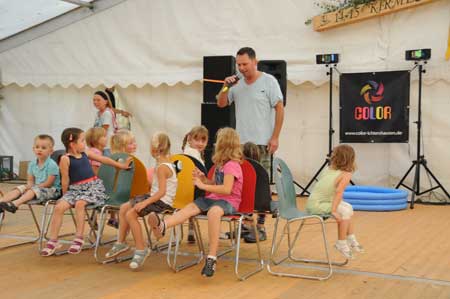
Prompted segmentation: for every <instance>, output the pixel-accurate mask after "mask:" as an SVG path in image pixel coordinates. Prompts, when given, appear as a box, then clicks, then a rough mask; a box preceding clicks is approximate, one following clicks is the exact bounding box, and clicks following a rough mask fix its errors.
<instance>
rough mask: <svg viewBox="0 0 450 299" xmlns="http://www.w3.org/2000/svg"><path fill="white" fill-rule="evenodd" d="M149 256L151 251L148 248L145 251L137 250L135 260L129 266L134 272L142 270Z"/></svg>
mask: <svg viewBox="0 0 450 299" xmlns="http://www.w3.org/2000/svg"><path fill="white" fill-rule="evenodd" d="M149 255H150V249H148V248H145V249H144V250H136V251H135V252H134V255H133V259H132V260H131V263H130V265H129V266H130V268H131V269H132V270H137V269H139V268H141V267H142V266H143V265H144V263H145V260H146V259H147V257H148V256H149Z"/></svg>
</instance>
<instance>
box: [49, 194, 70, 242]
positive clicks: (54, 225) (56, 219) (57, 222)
mask: <svg viewBox="0 0 450 299" xmlns="http://www.w3.org/2000/svg"><path fill="white" fill-rule="evenodd" d="M68 209H70V204H69V203H68V202H67V201H65V200H60V201H58V203H57V204H56V206H55V208H54V211H53V217H52V222H51V223H50V240H56V239H58V235H59V230H60V229H61V224H62V219H63V217H64V212H65V211H67V210H68Z"/></svg>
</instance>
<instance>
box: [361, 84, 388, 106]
mask: <svg viewBox="0 0 450 299" xmlns="http://www.w3.org/2000/svg"><path fill="white" fill-rule="evenodd" d="M383 93H384V85H383V83H381V82H380V84H378V83H377V82H375V81H367V83H366V85H364V86H363V87H362V88H361V91H360V93H359V94H360V95H362V96H363V97H364V101H366V103H367V104H369V105H371V104H372V103H376V102H379V101H381V100H382V99H383Z"/></svg>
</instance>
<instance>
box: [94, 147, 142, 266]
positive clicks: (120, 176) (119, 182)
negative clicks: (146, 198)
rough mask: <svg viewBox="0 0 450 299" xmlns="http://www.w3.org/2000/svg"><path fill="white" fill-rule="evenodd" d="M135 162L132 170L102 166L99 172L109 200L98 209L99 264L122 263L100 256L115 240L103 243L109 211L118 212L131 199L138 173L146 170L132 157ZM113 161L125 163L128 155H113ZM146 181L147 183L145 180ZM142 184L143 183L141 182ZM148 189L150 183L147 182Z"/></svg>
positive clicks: (96, 244) (97, 251)
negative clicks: (101, 249)
mask: <svg viewBox="0 0 450 299" xmlns="http://www.w3.org/2000/svg"><path fill="white" fill-rule="evenodd" d="M131 157H132V158H133V162H132V163H131V164H130V169H127V170H122V169H116V168H115V167H113V166H110V165H105V164H102V165H101V166H100V168H99V171H98V176H99V178H100V179H102V181H103V185H104V186H105V190H106V194H107V195H108V197H109V198H108V200H107V201H106V202H105V204H104V205H103V206H101V207H98V210H99V211H100V218H99V221H98V231H97V234H96V241H95V245H94V246H95V250H94V257H95V260H96V261H97V262H99V263H109V262H112V261H122V259H120V258H111V259H104V258H103V255H101V254H99V249H100V246H102V245H104V244H107V243H111V242H112V241H115V239H114V240H109V241H106V242H104V241H102V238H103V232H104V229H105V224H106V217H107V215H108V212H109V211H118V210H119V209H120V206H121V205H122V204H123V203H125V202H127V201H128V200H129V199H130V194H131V189H132V186H133V185H134V180H135V179H136V173H141V172H142V169H144V170H145V166H144V165H143V164H142V162H141V161H139V160H138V159H137V158H136V157H134V156H131ZM110 158H111V159H113V160H116V161H121V160H122V161H125V160H126V159H127V158H128V154H125V153H116V154H113V155H112V156H111V157H110ZM145 181H147V180H146V179H145ZM139 183H141V182H139ZM147 187H148V182H147Z"/></svg>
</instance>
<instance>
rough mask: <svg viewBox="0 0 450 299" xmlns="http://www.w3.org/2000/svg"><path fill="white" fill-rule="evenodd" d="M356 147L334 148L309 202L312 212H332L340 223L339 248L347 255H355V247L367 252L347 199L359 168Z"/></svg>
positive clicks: (307, 208) (340, 146)
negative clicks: (346, 196)
mask: <svg viewBox="0 0 450 299" xmlns="http://www.w3.org/2000/svg"><path fill="white" fill-rule="evenodd" d="M355 168H356V166H355V151H354V150H353V148H352V147H351V146H349V145H345V144H341V145H339V146H337V147H335V148H334V149H333V152H332V154H331V158H330V166H329V167H327V168H326V169H325V170H324V171H323V172H322V174H321V176H320V177H319V181H318V182H317V183H316V185H315V186H314V189H313V190H312V193H311V195H310V196H309V198H308V202H307V204H306V211H307V212H308V213H310V214H317V215H323V214H332V215H333V217H334V218H336V221H337V225H338V241H337V242H336V245H335V248H336V249H337V250H338V251H339V252H340V253H342V254H343V255H344V256H345V257H346V258H349V259H352V258H353V251H357V252H363V247H362V246H361V245H360V244H359V243H358V241H357V240H356V237H355V235H354V224H353V221H352V218H351V217H352V215H353V208H352V206H351V205H350V204H349V203H347V202H345V201H343V199H342V196H343V194H344V190H345V187H347V185H348V184H349V182H350V180H351V178H352V173H353V172H354V171H355Z"/></svg>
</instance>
